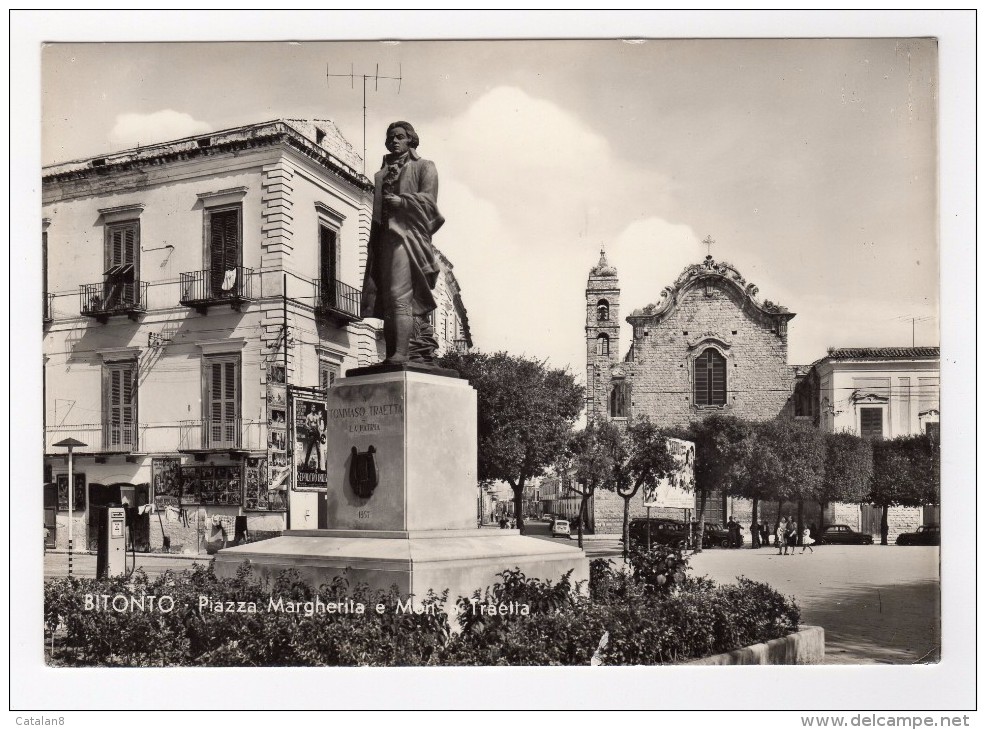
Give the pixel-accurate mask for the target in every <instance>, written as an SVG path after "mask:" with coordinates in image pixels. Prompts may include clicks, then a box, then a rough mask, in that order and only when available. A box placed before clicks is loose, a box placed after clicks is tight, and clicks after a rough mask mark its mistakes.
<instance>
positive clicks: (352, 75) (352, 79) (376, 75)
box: [325, 63, 403, 175]
mask: <svg viewBox="0 0 986 730" xmlns="http://www.w3.org/2000/svg"><path fill="white" fill-rule="evenodd" d="M360 75H362V77H363V174H364V175H366V82H367V81H370V80H371V79H372V80H373V90H374V91H379V90H380V81H381V79H382V80H384V81H396V82H397V93H398V94H400V93H401V81H402V80H403V78H402V70H401V65H400V64H397V75H396V76H381V75H380V64H379V63H378V64H377V65H376V70H375V71H374V72H373V73H372V74H357V73H356V71H355V69H354V66H353V64H349V73H348V74H330V73H329V64H325V85H326V86H328V85H329V79H333V78H335V79H345V78H348V79H349V86H350V88H356V79H358V78H359V77H360Z"/></svg>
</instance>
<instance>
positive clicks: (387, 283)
mask: <svg viewBox="0 0 986 730" xmlns="http://www.w3.org/2000/svg"><path fill="white" fill-rule="evenodd" d="M386 145H387V150H388V151H389V154H387V155H386V156H385V157H384V158H383V167H381V168H380V170H379V171H378V172H377V173H376V175H374V176H373V221H372V223H371V225H370V244H369V252H368V257H367V262H366V276H365V277H364V280H363V297H362V302H361V310H362V311H361V314H362V316H363V317H376V318H378V319H382V320H383V332H384V340H385V341H386V343H387V357H386V359H385V360H384V364H393V365H398V364H403V363H408V362H411V363H417V364H419V365H426V366H433V365H434V363H435V352H436V350H437V349H438V341H437V340H436V339H435V330H434V327H433V326H432V324H431V322H430V320H429V314H430V313H431V312H432V311H433V310H434V309H435V308H436V306H437V304H436V302H435V297H434V295H433V294H432V289H434V288H435V283H436V282H437V281H438V272H439V265H438V257H437V256H436V255H435V250H434V249H433V248H432V245H431V237H432V234H434V233H435V231H437V230H438V229H439V228H441V226H442V224H443V223H444V222H445V219H444V218H443V217H442V214H441V213H439V212H438V171H437V170H436V169H435V163H433V162H431V161H430V160H425V159H422V157H421V156H420V155H419V154H418V152H417V147H418V135H417V133H416V132H415V131H414V127H412V126H411V125H410V124H408V123H407V122H394V123H393V124H391V125H390V126H389V127H387V140H386Z"/></svg>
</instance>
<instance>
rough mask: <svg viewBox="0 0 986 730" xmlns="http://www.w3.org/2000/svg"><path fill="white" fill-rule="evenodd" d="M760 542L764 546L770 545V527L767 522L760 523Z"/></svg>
mask: <svg viewBox="0 0 986 730" xmlns="http://www.w3.org/2000/svg"><path fill="white" fill-rule="evenodd" d="M760 544H761V545H762V546H763V547H770V527H769V526H768V525H767V523H766V522H762V523H760Z"/></svg>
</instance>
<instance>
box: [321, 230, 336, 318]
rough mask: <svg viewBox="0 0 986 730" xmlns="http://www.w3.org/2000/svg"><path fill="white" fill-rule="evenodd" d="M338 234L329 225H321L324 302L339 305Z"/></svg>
mask: <svg viewBox="0 0 986 730" xmlns="http://www.w3.org/2000/svg"><path fill="white" fill-rule="evenodd" d="M337 240H338V234H337V233H336V231H335V230H334V229H332V228H329V227H328V226H324V225H322V226H319V228H318V243H319V278H320V279H321V280H322V304H324V305H325V306H327V307H337V306H338V304H337V302H336V278H337V277H336V257H337V256H338V255H339V253H338V245H337Z"/></svg>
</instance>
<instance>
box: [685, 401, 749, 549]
mask: <svg viewBox="0 0 986 730" xmlns="http://www.w3.org/2000/svg"><path fill="white" fill-rule="evenodd" d="M746 433H747V425H746V422H745V421H742V420H740V419H739V418H736V417H735V416H726V415H722V414H720V413H713V414H711V415H709V416H706V417H705V418H704V419H702V420H701V421H694V422H693V423H692V424H690V425H689V427H688V429H687V430H686V431H684V432H683V433H682V438H685V439H688V440H689V441H694V442H695V488H696V489H697V490H698V495H699V504H698V534H699V539H698V541H697V543H696V547H695V550H696V552H699V551H701V549H702V539H701V536H702V535H704V534H705V503H706V500H707V499H708V496H709V493H710V492H713V491H718V492H720V493H722V494H728V493H729V490H730V489H731V488H732V485H733V480H734V476H735V473H736V466H735V465H736V463H737V461H738V456H739V453H740V452H739V445H740V444H741V443H742V441H743V439H744V438H745V437H746Z"/></svg>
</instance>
